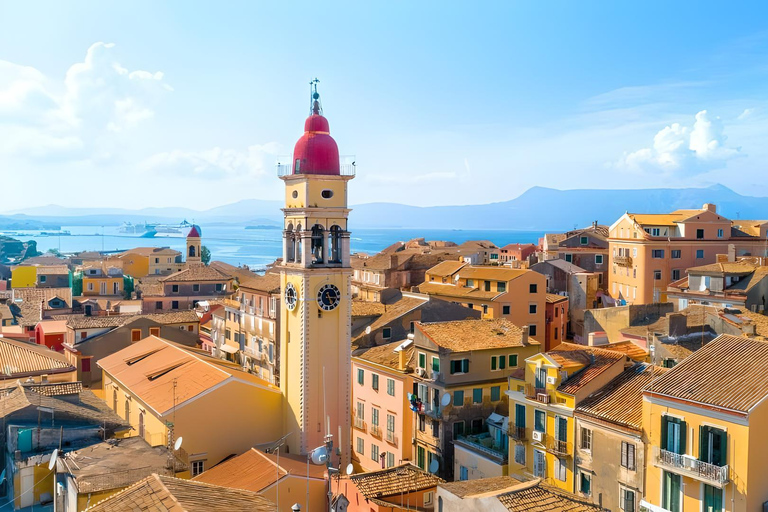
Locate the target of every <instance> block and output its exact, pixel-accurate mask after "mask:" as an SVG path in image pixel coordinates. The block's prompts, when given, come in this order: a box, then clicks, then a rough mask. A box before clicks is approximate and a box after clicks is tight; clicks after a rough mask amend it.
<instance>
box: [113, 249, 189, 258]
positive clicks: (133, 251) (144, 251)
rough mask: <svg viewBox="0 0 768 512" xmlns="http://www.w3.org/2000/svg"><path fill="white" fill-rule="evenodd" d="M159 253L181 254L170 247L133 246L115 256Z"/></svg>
mask: <svg viewBox="0 0 768 512" xmlns="http://www.w3.org/2000/svg"><path fill="white" fill-rule="evenodd" d="M159 253H166V254H168V253H174V254H181V253H180V252H179V251H177V250H176V249H171V248H170V247H134V248H133V249H128V250H127V251H124V252H121V253H120V254H117V255H116V256H118V257H124V256H129V255H131V254H138V255H140V256H152V255H153V254H159Z"/></svg>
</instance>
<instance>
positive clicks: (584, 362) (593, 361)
mask: <svg viewBox="0 0 768 512" xmlns="http://www.w3.org/2000/svg"><path fill="white" fill-rule="evenodd" d="M546 355H547V356H548V357H549V358H551V359H552V360H554V361H555V362H557V363H558V364H559V365H560V366H562V367H563V368H578V367H580V366H584V367H583V368H582V369H580V370H578V371H577V372H576V373H574V374H573V375H571V376H569V377H568V379H566V381H565V382H563V383H562V384H560V386H559V387H558V388H557V389H558V391H561V392H563V393H568V394H571V395H572V394H575V393H576V392H577V391H579V390H580V389H581V388H583V387H584V386H586V385H587V384H588V383H589V382H591V381H592V379H594V378H596V377H597V376H599V375H600V374H602V373H603V372H604V371H606V370H607V369H609V368H610V367H612V366H613V365H614V364H616V363H618V362H620V361H622V360H625V359H626V357H627V356H625V355H624V354H622V353H621V352H614V351H611V350H604V349H600V348H595V347H586V346H584V345H576V344H574V343H561V344H560V345H558V346H557V348H555V350H551V351H549V352H547V353H546Z"/></svg>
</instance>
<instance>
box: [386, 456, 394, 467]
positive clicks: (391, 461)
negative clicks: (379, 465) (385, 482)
mask: <svg viewBox="0 0 768 512" xmlns="http://www.w3.org/2000/svg"><path fill="white" fill-rule="evenodd" d="M394 466H395V454H394V453H392V452H387V467H388V468H392V467H394Z"/></svg>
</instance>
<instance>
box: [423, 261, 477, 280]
mask: <svg viewBox="0 0 768 512" xmlns="http://www.w3.org/2000/svg"><path fill="white" fill-rule="evenodd" d="M466 265H467V263H465V262H463V261H458V260H456V261H443V262H440V263H438V264H437V265H435V266H434V267H432V268H430V269H429V270H427V274H429V275H431V276H435V277H450V276H452V275H453V274H455V273H456V272H458V271H459V270H461V269H462V268H463V267H465V266H466Z"/></svg>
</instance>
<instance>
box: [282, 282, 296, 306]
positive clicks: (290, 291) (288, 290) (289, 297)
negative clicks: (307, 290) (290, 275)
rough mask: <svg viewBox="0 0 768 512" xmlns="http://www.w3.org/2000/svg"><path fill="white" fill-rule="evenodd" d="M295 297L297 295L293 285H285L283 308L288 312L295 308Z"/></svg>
mask: <svg viewBox="0 0 768 512" xmlns="http://www.w3.org/2000/svg"><path fill="white" fill-rule="evenodd" d="M297 297H298V294H297V293H296V287H295V286H293V283H288V284H287V285H285V306H286V307H287V308H288V311H293V310H294V309H295V308H296V301H297Z"/></svg>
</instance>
